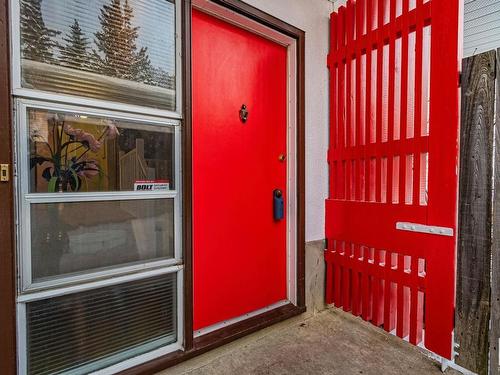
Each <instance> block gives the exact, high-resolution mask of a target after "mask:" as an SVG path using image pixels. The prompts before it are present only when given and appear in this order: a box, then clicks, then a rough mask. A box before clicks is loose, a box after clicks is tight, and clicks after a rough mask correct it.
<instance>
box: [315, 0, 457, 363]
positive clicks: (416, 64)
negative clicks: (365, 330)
mask: <svg viewBox="0 0 500 375" xmlns="http://www.w3.org/2000/svg"><path fill="white" fill-rule="evenodd" d="M458 15H459V5H458V1H457V2H454V1H449V0H428V1H423V0H357V1H348V2H347V5H346V6H345V7H340V8H339V10H338V12H336V13H333V14H332V15H331V47H330V54H329V56H328V67H329V69H330V108H331V111H330V112H331V115H330V116H331V118H330V148H329V152H328V162H329V168H330V191H329V199H328V200H327V201H326V236H327V240H328V249H327V251H326V252H325V259H326V262H327V295H326V299H327V303H333V304H334V305H335V306H337V307H342V308H343V309H344V310H345V311H350V312H352V314H354V315H356V316H361V317H362V318H363V319H364V320H367V321H370V322H372V323H373V324H374V325H376V326H380V327H383V328H384V329H385V330H386V331H388V332H394V333H395V334H397V335H398V336H399V337H401V338H407V339H408V340H409V341H410V342H411V343H412V344H415V345H417V344H420V343H422V344H424V345H425V346H426V347H427V348H428V349H429V350H432V351H434V352H436V353H437V354H439V355H441V356H443V357H446V358H451V355H452V331H453V311H454V285H455V245H456V237H455V232H456V205H457V203H456V202H457V176H456V171H457V169H456V168H457V158H458V156H457V155H458V146H457V137H458V61H459V56H458V55H459V51H458V35H457V32H458V30H459V26H458V25H459V16H458ZM397 222H409V223H416V224H424V225H432V226H439V227H446V228H451V229H452V230H453V235H452V236H441V235H439V233H437V234H428V233H418V232H413V231H406V230H397V229H396V223H397ZM409 228H410V229H411V225H410V227H409Z"/></svg>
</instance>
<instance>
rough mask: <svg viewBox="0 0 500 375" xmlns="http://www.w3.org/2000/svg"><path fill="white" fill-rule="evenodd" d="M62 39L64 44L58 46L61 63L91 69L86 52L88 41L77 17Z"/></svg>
mask: <svg viewBox="0 0 500 375" xmlns="http://www.w3.org/2000/svg"><path fill="white" fill-rule="evenodd" d="M63 40H64V42H65V43H66V44H65V45H64V46H60V47H59V48H60V56H59V60H60V61H61V64H62V65H65V66H68V67H70V68H75V69H84V70H92V67H91V63H90V59H89V54H88V49H89V44H90V42H89V39H88V38H86V37H85V34H84V33H83V31H82V28H81V27H80V24H79V23H78V20H77V19H75V22H73V24H72V25H71V27H70V31H69V33H68V34H67V35H66V36H65V37H64V38H63Z"/></svg>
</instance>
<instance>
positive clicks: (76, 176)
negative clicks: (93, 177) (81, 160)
mask: <svg viewBox="0 0 500 375" xmlns="http://www.w3.org/2000/svg"><path fill="white" fill-rule="evenodd" d="M69 170H70V171H71V176H72V177H73V180H74V181H75V187H74V189H73V191H78V190H80V179H79V178H78V175H77V174H76V172H75V170H74V169H73V168H70V169H69Z"/></svg>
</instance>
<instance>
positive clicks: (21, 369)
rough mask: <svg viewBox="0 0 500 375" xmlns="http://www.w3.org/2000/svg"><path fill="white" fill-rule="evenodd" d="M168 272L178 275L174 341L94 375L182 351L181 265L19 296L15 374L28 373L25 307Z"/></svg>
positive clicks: (112, 371) (182, 286) (114, 371)
mask: <svg viewBox="0 0 500 375" xmlns="http://www.w3.org/2000/svg"><path fill="white" fill-rule="evenodd" d="M171 273H176V274H177V285H176V286H177V288H176V293H177V309H176V312H177V340H176V341H175V342H174V343H172V344H169V345H166V346H163V347H161V348H158V349H155V350H153V351H151V352H147V353H145V354H141V355H139V356H136V357H132V358H130V359H127V360H124V361H122V362H119V363H117V364H115V365H112V366H109V367H106V368H103V369H100V370H98V371H96V372H94V373H93V374H100V375H108V374H109V375H111V374H115V373H117V372H120V371H123V370H126V369H128V368H130V367H133V366H137V365H140V364H142V363H145V362H148V361H150V360H152V359H155V358H158V357H161V356H164V355H166V354H169V353H172V352H174V351H176V350H183V343H184V266H183V265H179V266H172V267H168V268H162V269H156V270H149V271H146V272H142V273H135V274H130V275H125V276H121V277H115V278H112V279H109V280H99V281H95V282H92V283H87V284H81V285H75V286H68V287H65V288H60V289H54V290H46V291H42V292H38V293H35V294H27V295H24V296H21V297H19V298H18V300H17V321H18V324H17V346H18V360H17V361H18V363H17V365H18V367H17V368H18V373H19V374H21V375H24V374H27V373H28V371H27V370H28V368H27V367H28V361H27V350H28V343H27V333H28V332H27V327H26V304H28V303H30V302H34V301H39V300H45V299H50V298H53V297H59V296H63V295H68V294H73V293H78V292H84V291H89V290H95V289H97V288H101V287H106V286H111V285H120V284H123V283H126V282H130V281H137V280H142V279H146V278H150V277H155V276H159V275H167V274H171Z"/></svg>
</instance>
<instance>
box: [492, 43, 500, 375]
mask: <svg viewBox="0 0 500 375" xmlns="http://www.w3.org/2000/svg"><path fill="white" fill-rule="evenodd" d="M499 62H500V49H498V50H497V66H496V69H497V90H496V102H497V107H496V108H497V110H496V119H495V171H494V173H495V177H494V182H493V184H494V192H493V231H492V235H493V244H492V245H493V246H492V248H491V331H490V374H491V375H500V363H499V362H500V359H499V357H500V350H499V349H500V348H499V347H498V346H499V345H500V79H499V78H500V63H499Z"/></svg>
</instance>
